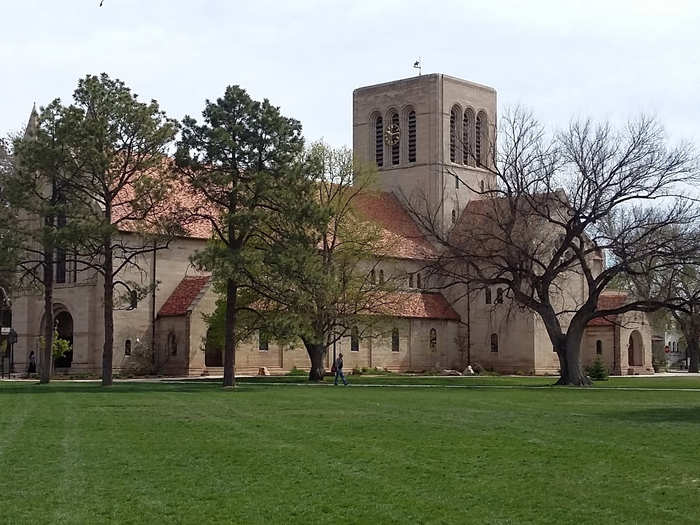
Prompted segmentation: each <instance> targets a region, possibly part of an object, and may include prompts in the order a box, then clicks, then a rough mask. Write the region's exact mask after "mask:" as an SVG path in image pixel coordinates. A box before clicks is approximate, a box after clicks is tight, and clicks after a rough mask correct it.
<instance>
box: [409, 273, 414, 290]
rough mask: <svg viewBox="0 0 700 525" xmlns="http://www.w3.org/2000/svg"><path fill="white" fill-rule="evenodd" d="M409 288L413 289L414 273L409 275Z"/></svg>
mask: <svg viewBox="0 0 700 525" xmlns="http://www.w3.org/2000/svg"><path fill="white" fill-rule="evenodd" d="M408 287H409V288H413V274H412V273H409V274H408Z"/></svg>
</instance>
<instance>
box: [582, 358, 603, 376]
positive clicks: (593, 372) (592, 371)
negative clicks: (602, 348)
mask: <svg viewBox="0 0 700 525" xmlns="http://www.w3.org/2000/svg"><path fill="white" fill-rule="evenodd" d="M586 374H588V377H590V378H591V379H593V380H594V381H605V380H606V379H607V378H608V369H607V368H606V367H605V365H604V364H603V362H602V361H601V360H600V357H596V360H595V361H593V364H591V365H590V366H587V367H586Z"/></svg>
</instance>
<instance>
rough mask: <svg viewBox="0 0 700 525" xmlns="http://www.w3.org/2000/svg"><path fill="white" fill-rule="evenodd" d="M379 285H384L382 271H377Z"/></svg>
mask: <svg viewBox="0 0 700 525" xmlns="http://www.w3.org/2000/svg"><path fill="white" fill-rule="evenodd" d="M379 284H384V270H379Z"/></svg>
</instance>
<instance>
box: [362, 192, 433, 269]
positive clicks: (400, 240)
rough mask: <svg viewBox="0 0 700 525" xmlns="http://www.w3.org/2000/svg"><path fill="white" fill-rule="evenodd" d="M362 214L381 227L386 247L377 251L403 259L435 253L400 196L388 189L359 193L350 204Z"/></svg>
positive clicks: (417, 257) (423, 256)
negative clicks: (399, 198)
mask: <svg viewBox="0 0 700 525" xmlns="http://www.w3.org/2000/svg"><path fill="white" fill-rule="evenodd" d="M353 207H354V208H355V209H356V210H357V211H358V212H359V214H360V216H361V218H363V219H366V220H368V221H370V222H373V223H375V224H376V225H378V226H379V227H380V228H381V235H382V244H383V245H384V247H385V249H384V250H383V252H384V253H381V254H380V255H385V256H390V257H398V258H402V259H426V258H428V257H430V256H432V255H434V254H435V248H434V247H433V245H432V244H430V243H429V242H428V240H427V239H426V238H425V236H424V235H423V234H422V233H421V231H420V230H419V229H418V226H416V223H415V222H413V220H412V219H411V217H410V216H409V214H408V212H407V211H406V210H405V208H404V207H403V206H402V205H401V203H400V202H399V200H398V199H397V198H396V197H395V196H394V195H393V194H392V193H389V192H385V191H376V192H367V193H363V194H360V195H358V196H357V197H356V200H355V204H354V206H353Z"/></svg>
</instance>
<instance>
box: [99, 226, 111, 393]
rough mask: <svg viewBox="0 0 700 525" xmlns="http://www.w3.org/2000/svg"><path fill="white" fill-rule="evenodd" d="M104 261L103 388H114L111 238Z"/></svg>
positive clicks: (106, 240) (108, 240)
mask: <svg viewBox="0 0 700 525" xmlns="http://www.w3.org/2000/svg"><path fill="white" fill-rule="evenodd" d="M103 249H104V261H103V263H102V271H103V274H104V280H105V284H104V325H105V326H104V328H105V340H104V346H103V347H102V386H112V358H113V355H112V354H113V353H114V275H113V272H114V261H113V253H112V239H111V236H110V237H109V238H108V239H105V243H104V246H103Z"/></svg>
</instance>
